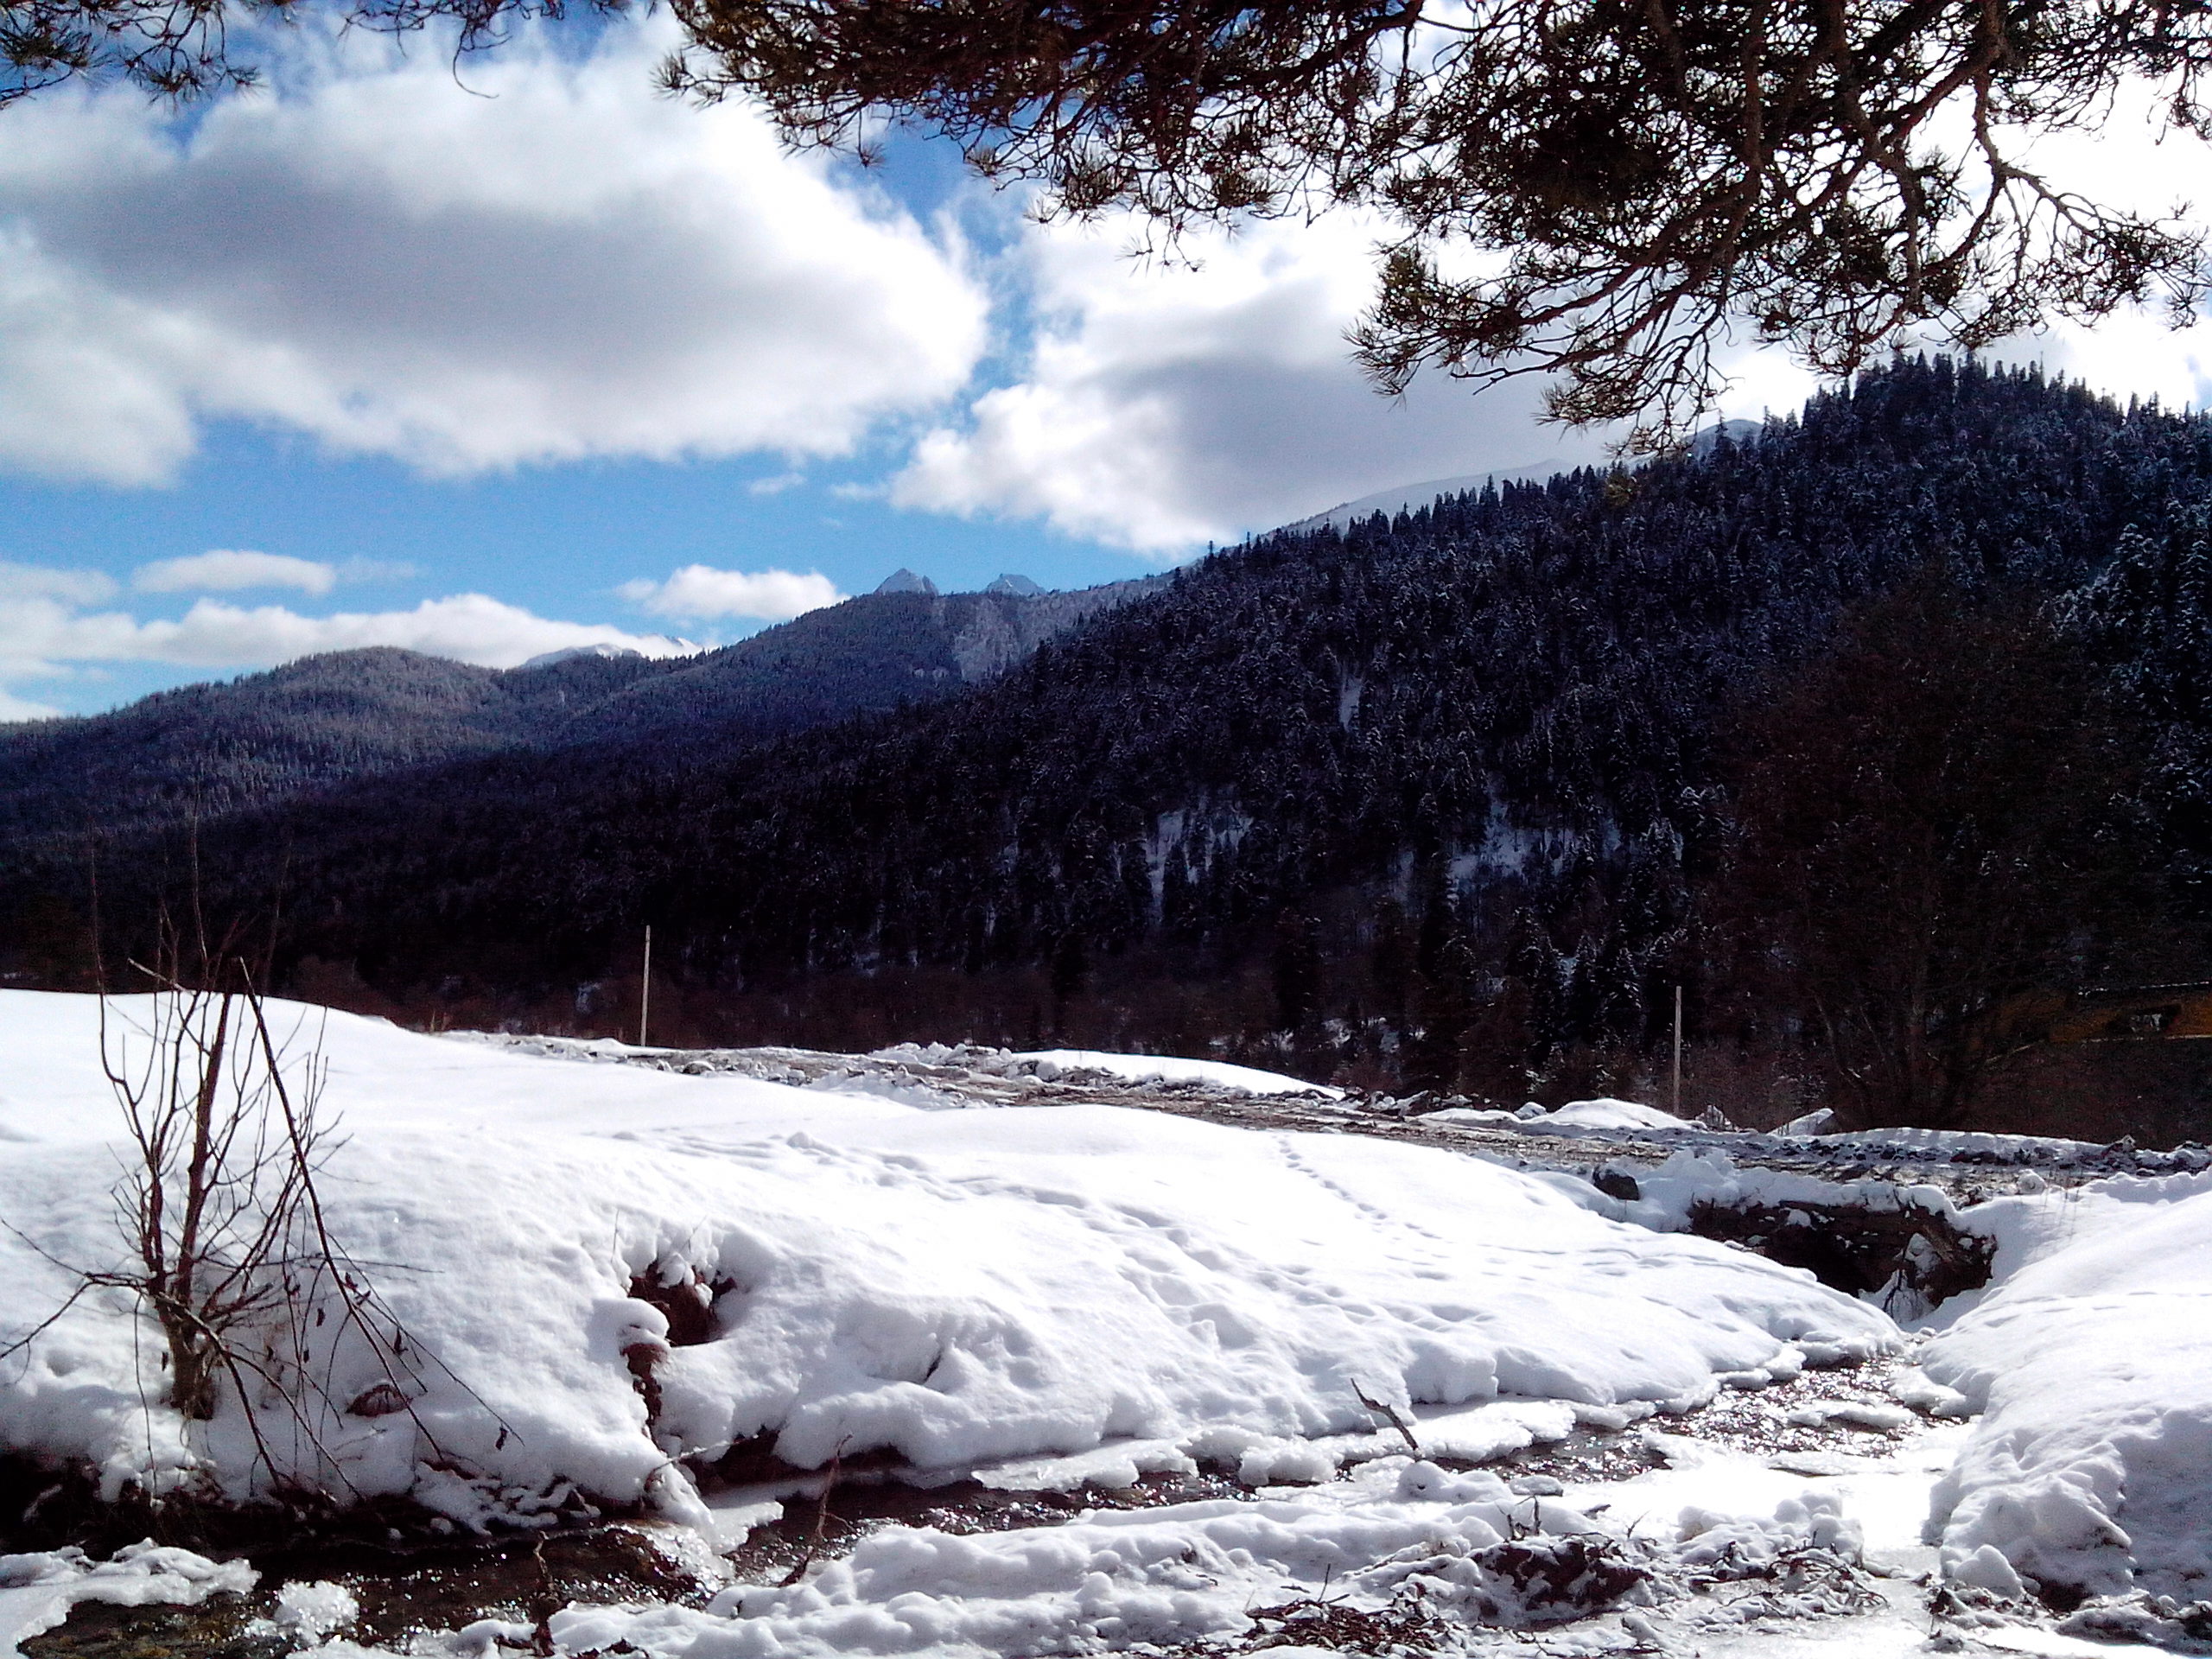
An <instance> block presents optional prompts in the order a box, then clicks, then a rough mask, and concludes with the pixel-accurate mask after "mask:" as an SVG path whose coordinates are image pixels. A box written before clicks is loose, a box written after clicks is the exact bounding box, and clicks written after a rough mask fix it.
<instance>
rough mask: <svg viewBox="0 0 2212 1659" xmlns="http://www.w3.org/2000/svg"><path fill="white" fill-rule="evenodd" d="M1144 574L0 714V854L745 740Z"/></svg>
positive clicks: (848, 709)
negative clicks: (597, 755)
mask: <svg viewBox="0 0 2212 1659" xmlns="http://www.w3.org/2000/svg"><path fill="white" fill-rule="evenodd" d="M1157 580H1158V579H1157V578H1146V579H1141V580H1139V581H1136V582H1116V583H1110V584H1109V585H1107V586H1105V587H1102V588H1089V589H1085V590H1083V591H1081V592H1077V593H1066V594H1037V595H1034V596H1021V595H1015V594H998V593H994V594H944V595H938V594H918V593H878V594H863V595H861V596H860V597H859V598H856V599H850V600H847V601H844V602H843V603H842V604H839V605H834V606H830V607H827V608H825V609H823V610H819V611H812V612H809V613H807V614H805V615H804V616H801V617H799V618H798V619H797V620H793V621H791V622H787V623H785V624H783V625H782V626H778V627H774V628H770V629H767V630H766V631H765V632H761V633H759V634H755V635H753V637H751V638H750V639H743V640H741V641H739V642H738V643H737V644H735V645H728V646H725V647H723V648H722V649H721V650H718V651H711V652H704V653H702V654H701V655H698V656H696V657H688V658H664V659H659V660H652V659H648V658H644V657H641V656H638V655H636V654H634V653H620V654H617V655H613V656H598V655H593V654H588V653H587V654H580V655H575V656H564V657H562V658H560V659H559V660H556V661H551V662H547V663H544V664H538V665H525V666H524V667H521V668H515V669H509V670H505V671H499V670H495V669H487V668H476V667H472V666H470V665H469V664H464V663H455V662H451V661H448V660H447V659H446V658H438V657H428V656H424V655H422V654H421V653H419V652H410V651H400V650H395V649H392V648H391V647H376V648H372V649H369V650H363V651H347V652H331V653H329V654H327V655H324V656H319V657H309V658H302V659H301V660H300V661H298V662H296V663H288V664H285V665H284V666H283V667H282V668H278V669H274V670H272V671H269V672H267V673H264V674H252V675H248V676H245V677H243V678H240V679H238V680H234V681H232V682H230V683H221V684H207V685H193V686H185V687H182V688H181V689H179V690H173V691H164V692H159V693H156V695H155V696H149V697H146V698H143V699H142V700H141V701H139V702H135V703H132V704H130V706H129V707H127V708H124V709H118V710H116V711H115V712H113V713H111V714H105V715H92V716H89V717H86V718H80V719H70V720H48V721H23V722H21V723H18V724H14V725H5V726H0V858H5V857H7V856H9V855H13V856H16V857H19V858H20V857H23V856H27V855H36V854H38V853H39V852H40V851H41V850H44V851H46V852H48V853H52V852H54V851H58V850H64V849H67V848H68V847H70V846H71V845H72V844H75V845H78V846H81V845H83V844H84V842H85V838H86V836H88V835H98V836H109V837H112V836H143V835H146V834H149V833H152V832H156V831H159V830H161V829H166V828H168V827H172V826H174V825H176V824H178V823H183V822H186V821H188V820H190V819H194V818H196V819H197V820H199V821H200V822H202V823H212V822H213V821H215V820H218V819H220V818H222V817H226V816H228V815H231V814H233V813H236V812H238V811H241V810H246V809H249V808H252V807H255V806H260V805H265V804H272V803H275V802H277V801H280V800H283V799H287V798H292V797H296V796H299V795H302V794H308V793H313V792H315V791H319V790H323V789H327V788H329V787H331V786H333V785H340V784H343V783H346V782H349V781H354V780H359V779H365V778H370V777H375V776H378V775H383V774H387V773H393V772H405V771H409V770H411V769H416V768H421V767H424V766H436V765H439V764H442V763H445V762H448V761H452V760H457V759H460V758H461V757H463V756H467V755H472V754H484V753H493V752H495V751H499V750H512V749H521V750H541V751H543V750H556V749H562V748H568V747H575V746H577V745H579V744H588V743H598V742H605V741H609V740H613V739H623V740H627V741H633V742H636V741H652V742H657V743H665V744H667V745H669V746H671V747H672V748H673V749H676V750H678V751H681V750H683V749H684V748H686V747H690V746H695V745H705V746H708V747H727V746H728V745H730V744H733V743H745V742H753V741H760V740H761V739H763V738H767V737H772V736H776V735H779V734H784V733H786V732H791V731H797V730H799V729H802V728H805V727H809V726H814V725H818V724H821V723H822V722H823V721H833V720H838V719H842V718H843V717H845V716H847V715H852V714H855V713H857V712H861V711H863V710H870V709H895V708H897V707H898V706H899V704H900V703H901V702H914V701H918V700H922V699H925V698H929V697H933V696H942V695H944V693H945V692H947V691H948V690H958V689H960V688H961V687H963V686H964V685H967V684H970V683H976V682H977V681H980V680H982V679H986V678H988V677H990V676H991V675H992V674H995V673H997V672H999V671H1001V670H1002V669H1004V668H1005V667H1006V666H1007V664H1010V663H1013V662H1016V661H1019V660H1020V658H1022V657H1024V656H1026V655H1027V654H1028V653H1029V652H1032V651H1033V650H1035V649H1036V647H1037V645H1039V643H1041V642H1042V641H1043V640H1045V639H1049V638H1051V637H1052V634H1054V633H1056V632H1059V631H1060V630H1062V629H1064V628H1065V627H1067V626H1071V624H1072V623H1074V622H1075V621H1076V620H1079V619H1080V618H1082V617H1084V616H1086V615H1089V614H1090V613H1092V612H1093V611H1096V610H1098V609H1100V608H1102V607H1107V606H1111V605H1114V604H1117V603H1120V602H1122V601H1125V600H1127V599H1128V598H1129V597H1132V596H1134V595H1135V594H1139V593H1141V592H1143V591H1145V590H1146V589H1147V587H1148V586H1149V585H1151V584H1152V583H1153V582H1156V581H1157Z"/></svg>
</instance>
